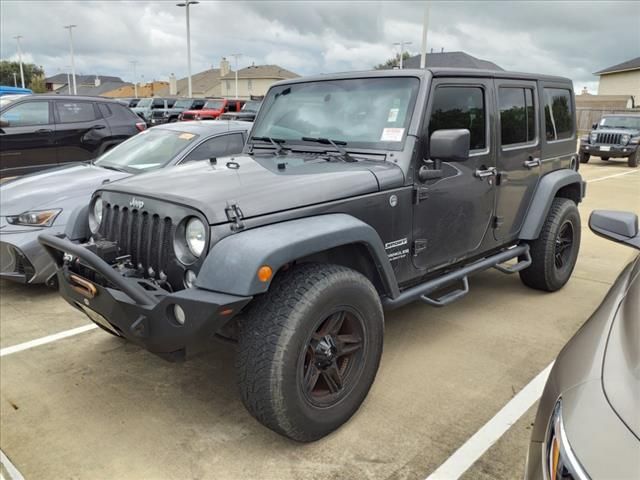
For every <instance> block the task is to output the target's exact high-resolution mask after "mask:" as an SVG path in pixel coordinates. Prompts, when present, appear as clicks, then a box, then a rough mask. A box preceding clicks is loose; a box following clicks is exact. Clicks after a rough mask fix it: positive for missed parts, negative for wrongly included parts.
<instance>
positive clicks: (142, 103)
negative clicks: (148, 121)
mask: <svg viewBox="0 0 640 480" xmlns="http://www.w3.org/2000/svg"><path fill="white" fill-rule="evenodd" d="M151 102H153V98H143V99H142V100H140V101H139V102H138V104H137V105H136V107H142V108H146V107H150V106H151Z"/></svg>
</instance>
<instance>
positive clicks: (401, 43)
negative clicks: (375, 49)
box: [394, 41, 411, 70]
mask: <svg viewBox="0 0 640 480" xmlns="http://www.w3.org/2000/svg"><path fill="white" fill-rule="evenodd" d="M394 45H397V46H399V47H400V70H402V60H403V58H402V56H403V55H404V47H405V45H411V42H404V41H402V42H396V43H394Z"/></svg>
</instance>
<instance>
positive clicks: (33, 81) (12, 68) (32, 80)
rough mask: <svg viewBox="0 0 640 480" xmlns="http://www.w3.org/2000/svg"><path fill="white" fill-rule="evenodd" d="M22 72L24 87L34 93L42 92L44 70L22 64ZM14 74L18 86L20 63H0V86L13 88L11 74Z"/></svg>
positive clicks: (30, 64)
mask: <svg viewBox="0 0 640 480" xmlns="http://www.w3.org/2000/svg"><path fill="white" fill-rule="evenodd" d="M22 70H23V72H24V86H25V87H26V88H30V89H31V90H33V91H34V92H36V93H42V92H44V91H45V90H46V89H45V85H44V70H43V69H42V67H39V66H37V65H35V64H33V63H23V64H22ZM14 72H15V74H16V79H17V83H18V86H19V87H20V86H21V83H20V63H18V62H10V61H8V60H2V61H1V62H0V85H9V86H13V85H14V83H13V74H14Z"/></svg>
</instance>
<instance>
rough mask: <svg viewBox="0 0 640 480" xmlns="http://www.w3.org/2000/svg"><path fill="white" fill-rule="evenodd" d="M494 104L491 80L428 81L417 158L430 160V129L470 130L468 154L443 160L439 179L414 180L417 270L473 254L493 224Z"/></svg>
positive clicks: (437, 265)
mask: <svg viewBox="0 0 640 480" xmlns="http://www.w3.org/2000/svg"><path fill="white" fill-rule="evenodd" d="M493 104H494V97H493V85H492V80H484V79H460V80H458V79H456V80H453V79H447V78H441V79H436V80H434V82H433V83H432V86H431V95H430V96H429V105H428V106H427V109H428V112H427V114H428V117H427V118H429V122H428V124H427V125H425V129H424V132H423V139H422V142H420V143H421V145H423V146H424V147H423V152H422V156H421V158H423V159H425V160H427V161H428V160H430V157H429V141H428V139H429V137H430V136H431V134H432V133H433V132H434V131H436V130H446V129H460V128H463V129H468V130H469V132H470V133H471V142H470V156H469V159H468V160H466V161H461V162H443V163H442V169H441V170H442V173H441V176H440V177H439V178H435V179H430V180H427V181H426V182H419V181H418V180H416V185H415V188H416V200H415V202H414V203H415V207H414V221H413V223H414V245H413V252H412V253H413V262H414V266H415V267H416V268H419V269H426V270H428V271H431V270H435V269H437V268H440V267H442V266H445V265H448V264H452V263H456V262H458V261H460V260H462V259H464V258H466V257H469V256H472V255H473V254H474V252H476V251H477V250H478V248H479V247H480V245H481V243H482V241H483V239H484V238H485V236H486V235H487V231H488V230H489V229H490V228H491V222H492V218H493V208H494V202H495V198H494V197H495V178H496V177H495V158H494V150H495V149H494V148H492V138H493V128H492V125H491V119H492V116H491V115H489V112H491V111H492V107H491V106H492V105H493ZM420 166H421V165H417V168H420ZM416 178H417V175H416Z"/></svg>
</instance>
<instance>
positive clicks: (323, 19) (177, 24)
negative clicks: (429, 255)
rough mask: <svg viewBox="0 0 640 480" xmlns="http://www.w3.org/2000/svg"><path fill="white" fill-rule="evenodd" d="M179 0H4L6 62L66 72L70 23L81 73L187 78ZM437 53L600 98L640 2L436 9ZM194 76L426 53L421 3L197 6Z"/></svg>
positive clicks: (0, 8) (631, 46)
mask: <svg viewBox="0 0 640 480" xmlns="http://www.w3.org/2000/svg"><path fill="white" fill-rule="evenodd" d="M175 3H176V1H128V2H124V1H122V2H120V1H114V0H82V1H51V0H49V1H36V0H21V1H17V0H1V1H0V18H1V25H0V26H1V37H0V57H1V58H2V59H15V58H16V56H17V55H16V43H15V40H13V37H14V36H15V35H18V34H20V35H23V37H24V38H23V40H22V42H23V51H24V59H25V61H30V62H31V61H32V62H34V63H37V64H38V65H42V66H43V67H44V68H45V72H46V74H47V75H48V76H49V75H55V74H56V73H60V72H64V71H66V70H67V69H68V67H67V66H68V65H69V63H70V61H69V40H68V34H67V31H66V30H64V29H63V25H66V24H70V23H73V24H76V25H78V26H77V28H76V29H75V30H74V47H75V53H76V55H75V63H76V72H77V73H83V74H96V73H97V74H102V75H116V76H120V77H122V78H123V79H125V80H129V81H132V80H133V70H132V67H131V64H130V61H131V60H137V61H138V68H137V73H138V81H142V80H143V81H149V80H151V79H158V80H166V79H167V78H168V76H169V74H170V73H172V72H175V74H176V75H177V76H179V77H181V76H184V75H186V70H187V67H186V63H187V62H186V39H185V38H186V37H185V12H184V8H178V7H176V6H175ZM430 3H431V7H430V16H429V34H428V48H429V49H430V48H433V49H434V51H440V49H441V48H444V49H445V51H456V50H463V51H465V52H467V53H470V54H472V55H475V56H477V57H480V58H484V59H487V60H491V61H493V62H495V63H497V64H498V65H500V66H502V67H503V68H505V69H508V70H519V71H527V72H541V73H549V74H556V75H562V76H568V77H570V78H572V79H573V80H574V83H575V88H576V90H580V89H581V88H582V87H583V86H587V87H588V88H589V89H590V90H591V91H593V92H595V90H596V88H597V77H594V76H593V75H592V73H593V72H595V71H597V70H600V69H603V68H605V67H608V66H611V65H614V64H616V63H620V62H623V61H626V60H629V59H631V58H634V57H638V56H640V27H639V25H640V2H631V1H629V2H598V1H586V2H580V1H566V2H565V1H551V0H550V1H532V2H525V1H517V2H506V1H504V2H482V1H459V2H454V1H449V2H430ZM191 9H192V10H191V11H192V15H191V32H192V33H191V35H192V37H191V38H192V42H191V43H192V57H193V69H192V70H193V72H194V73H195V72H198V71H201V70H204V69H206V68H210V67H211V65H215V66H217V65H218V64H219V62H220V58H221V57H223V56H228V55H230V54H232V53H242V54H243V56H242V57H241V59H240V61H239V62H240V63H239V64H240V66H241V67H242V66H246V65H250V64H251V63H252V62H255V63H256V64H261V63H275V64H278V65H281V66H283V67H285V68H287V69H290V70H292V71H294V72H296V73H299V74H301V75H305V74H313V73H320V72H335V71H345V70H355V69H357V70H361V69H367V68H370V67H371V66H372V65H375V64H377V63H380V62H382V61H384V60H385V59H386V58H388V57H390V56H392V55H393V54H394V48H397V47H394V46H393V43H394V42H399V41H410V42H412V45H410V46H409V47H408V48H409V50H410V51H411V52H412V53H419V49H420V43H421V32H422V18H423V11H424V2H419V1H415V2H407V1H404V2H401V1H396V2H370V1H367V2H365V1H351V2H340V1H324V2H303V1H261V2H243V1H226V2H225V1H207V0H201V3H200V4H199V5H195V6H193V7H191Z"/></svg>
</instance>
